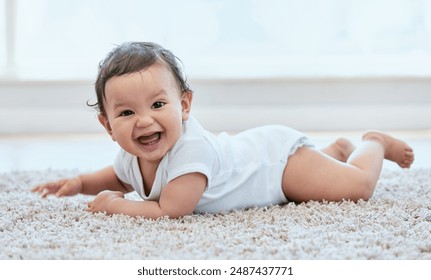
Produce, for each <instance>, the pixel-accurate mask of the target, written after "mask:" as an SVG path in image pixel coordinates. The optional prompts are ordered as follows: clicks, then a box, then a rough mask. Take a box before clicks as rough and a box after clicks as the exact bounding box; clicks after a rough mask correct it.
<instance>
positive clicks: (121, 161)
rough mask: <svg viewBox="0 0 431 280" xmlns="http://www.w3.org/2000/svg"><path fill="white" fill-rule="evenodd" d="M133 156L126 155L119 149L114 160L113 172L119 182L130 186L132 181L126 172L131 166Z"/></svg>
mask: <svg viewBox="0 0 431 280" xmlns="http://www.w3.org/2000/svg"><path fill="white" fill-rule="evenodd" d="M132 160H133V156H132V155H130V154H128V153H127V152H126V151H124V150H123V149H120V151H119V152H118V154H117V156H116V157H115V160H114V171H115V174H116V175H117V177H118V179H120V181H122V182H124V183H126V184H128V185H131V184H132V180H131V178H129V176H128V173H129V172H127V170H129V169H130V167H131V165H132Z"/></svg>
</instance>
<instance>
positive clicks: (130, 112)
mask: <svg viewBox="0 0 431 280" xmlns="http://www.w3.org/2000/svg"><path fill="white" fill-rule="evenodd" d="M133 114H134V113H133V111H130V110H124V111H123V112H121V114H120V117H127V116H130V115H133Z"/></svg>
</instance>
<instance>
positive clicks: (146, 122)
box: [136, 114, 154, 127]
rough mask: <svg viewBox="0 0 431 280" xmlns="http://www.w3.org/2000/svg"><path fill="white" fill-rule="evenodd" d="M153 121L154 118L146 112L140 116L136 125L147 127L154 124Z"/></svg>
mask: <svg viewBox="0 0 431 280" xmlns="http://www.w3.org/2000/svg"><path fill="white" fill-rule="evenodd" d="M153 123H154V119H153V118H152V117H151V116H150V115H148V114H145V115H141V116H139V118H138V121H137V122H136V126H137V127H147V126H150V125H152V124H153Z"/></svg>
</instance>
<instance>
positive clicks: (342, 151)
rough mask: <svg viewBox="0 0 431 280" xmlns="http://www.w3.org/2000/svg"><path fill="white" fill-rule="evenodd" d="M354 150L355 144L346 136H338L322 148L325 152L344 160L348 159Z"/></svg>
mask: <svg viewBox="0 0 431 280" xmlns="http://www.w3.org/2000/svg"><path fill="white" fill-rule="evenodd" d="M353 150H355V146H354V145H353V144H352V142H350V141H349V140H348V139H346V138H338V139H337V140H336V141H335V142H334V143H332V144H331V145H329V146H328V147H325V148H323V149H321V151H322V152H323V153H324V154H327V155H328V156H330V157H333V158H335V159H336V160H339V161H342V162H346V161H347V159H348V158H349V156H350V155H351V154H352V152H353Z"/></svg>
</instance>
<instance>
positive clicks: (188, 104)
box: [181, 91, 193, 121]
mask: <svg viewBox="0 0 431 280" xmlns="http://www.w3.org/2000/svg"><path fill="white" fill-rule="evenodd" d="M192 100H193V93H192V92H191V91H185V92H183V94H182V95H181V107H182V115H183V121H186V120H188V118H189V115H190V110H191V108H192Z"/></svg>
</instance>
